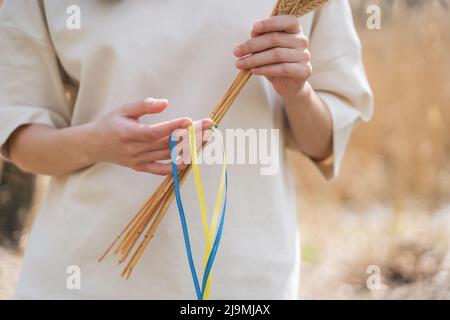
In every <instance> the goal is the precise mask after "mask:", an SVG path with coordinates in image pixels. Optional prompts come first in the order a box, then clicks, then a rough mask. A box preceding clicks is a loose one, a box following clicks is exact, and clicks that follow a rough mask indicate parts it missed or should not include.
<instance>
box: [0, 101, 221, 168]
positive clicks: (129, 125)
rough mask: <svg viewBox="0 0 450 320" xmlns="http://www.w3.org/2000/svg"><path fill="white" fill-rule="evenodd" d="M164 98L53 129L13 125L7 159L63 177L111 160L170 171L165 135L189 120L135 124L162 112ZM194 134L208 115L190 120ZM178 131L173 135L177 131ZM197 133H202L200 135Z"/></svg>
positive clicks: (208, 125) (205, 124) (204, 125)
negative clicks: (91, 120) (203, 118)
mask: <svg viewBox="0 0 450 320" xmlns="http://www.w3.org/2000/svg"><path fill="white" fill-rule="evenodd" d="M167 106H168V102H167V100H157V99H152V98H149V99H146V100H145V101H140V102H136V103H132V104H128V105H125V106H123V107H121V108H119V109H117V110H115V111H113V112H112V113H110V114H109V115H107V116H106V117H105V118H103V119H101V120H98V121H95V122H90V123H87V124H83V125H78V126H73V127H68V128H63V129H55V128H52V127H49V126H46V125H42V124H31V125H24V126H21V127H19V128H18V129H17V130H15V131H14V132H13V134H12V135H11V137H10V138H9V139H8V142H7V145H8V149H9V154H10V157H11V159H12V160H13V162H14V163H15V164H16V165H17V166H18V167H19V168H21V169H22V170H24V171H28V172H33V173H37V174H45V175H50V176H64V175H67V174H70V173H73V172H75V171H77V170H81V169H84V168H87V167H89V166H91V165H93V164H94V163H97V162H109V163H115V164H118V165H121V166H125V167H129V168H131V169H134V170H137V171H140V172H149V173H153V174H157V175H167V174H170V173H171V170H172V167H171V164H170V163H162V162H160V161H161V160H168V159H170V149H169V136H170V135H171V134H172V132H173V131H175V130H177V129H185V128H187V127H189V126H190V125H191V124H192V120H191V119H189V118H180V119H175V120H171V121H167V122H161V123H155V124H152V125H147V124H141V123H139V118H140V117H141V116H143V115H146V114H155V113H160V112H162V111H163V110H164V109H165V108H167ZM195 125H196V132H198V139H201V138H202V136H203V131H204V130H206V129H209V128H211V127H212V125H213V124H212V122H211V120H206V119H205V120H201V121H198V122H196V123H195ZM183 132H187V130H181V132H180V131H178V132H177V135H180V134H181V136H183ZM200 133H202V134H200Z"/></svg>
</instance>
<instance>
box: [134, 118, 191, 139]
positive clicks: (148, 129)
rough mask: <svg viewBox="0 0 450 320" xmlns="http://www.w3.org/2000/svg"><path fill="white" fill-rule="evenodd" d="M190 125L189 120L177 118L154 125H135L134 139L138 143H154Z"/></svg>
mask: <svg viewBox="0 0 450 320" xmlns="http://www.w3.org/2000/svg"><path fill="white" fill-rule="evenodd" d="M191 124H192V120H191V119H190V118H179V119H174V120H170V121H164V122H160V123H157V124H154V125H146V124H136V125H135V128H134V138H135V139H136V140H139V141H147V142H156V141H159V140H160V139H162V138H164V137H167V136H170V135H171V134H172V132H174V131H176V130H178V129H186V128H188V127H189V126H190V125H191Z"/></svg>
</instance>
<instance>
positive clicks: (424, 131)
mask: <svg viewBox="0 0 450 320" xmlns="http://www.w3.org/2000/svg"><path fill="white" fill-rule="evenodd" d="M394 2H397V1H394ZM423 2H424V5H423V6H420V5H418V6H417V7H415V8H413V9H407V8H406V6H403V5H402V4H406V3H407V2H406V1H398V2H397V6H396V7H394V8H392V10H391V8H389V7H384V8H385V10H386V11H383V20H382V29H381V30H377V31H369V30H368V29H367V28H366V26H365V21H364V20H363V19H364V18H365V16H362V15H361V16H360V15H359V13H361V11H359V7H358V6H355V10H356V15H355V20H356V22H357V23H358V24H359V25H358V29H359V32H360V36H361V38H362V42H363V47H364V56H365V62H366V67H367V72H368V76H369V78H370V82H371V85H372V87H373V90H374V93H375V99H376V112H375V116H374V119H373V121H372V122H371V123H370V124H363V125H361V126H360V127H359V128H358V129H357V130H356V131H355V134H354V135H353V138H352V140H351V143H350V146H349V150H348V153H347V157H346V160H345V163H344V165H343V168H342V174H341V176H340V177H339V179H338V180H337V181H335V182H333V183H331V184H329V183H327V182H325V181H324V180H323V179H320V176H319V174H318V173H317V172H315V171H314V170H311V165H310V164H309V163H308V162H307V161H305V160H304V159H301V158H300V157H299V156H296V155H294V156H293V158H294V163H295V164H296V168H297V169H298V170H297V173H298V179H297V181H298V194H299V198H300V199H299V200H300V201H299V204H300V208H301V227H302V234H303V255H302V256H303V266H302V279H301V280H302V284H301V293H302V297H303V298H313V299H316V298H340V299H341V298H342V299H348V298H356V299H371V298H411V299H415V298H426V299H433V298H450V285H449V284H450V276H449V271H450V251H449V247H448V246H449V244H450V131H449V127H450V33H449V32H448V30H450V13H449V11H448V9H445V7H442V6H441V5H440V4H439V5H437V4H434V5H433V1H423ZM357 3H360V2H357ZM372 3H374V2H372ZM383 3H384V2H383ZM410 3H412V1H410ZM362 10H364V8H363V9H362ZM362 13H364V12H363V11H362ZM371 266H372V267H371ZM373 266H375V268H377V267H378V268H380V271H381V279H382V283H381V288H380V290H368V288H367V285H366V281H367V279H368V277H369V276H370V274H368V273H367V271H368V268H369V271H372V270H373V268H374V267H373ZM372 272H373V271H372Z"/></svg>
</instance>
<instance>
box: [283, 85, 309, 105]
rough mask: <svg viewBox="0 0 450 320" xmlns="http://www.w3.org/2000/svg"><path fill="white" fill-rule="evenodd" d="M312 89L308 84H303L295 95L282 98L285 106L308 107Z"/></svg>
mask: <svg viewBox="0 0 450 320" xmlns="http://www.w3.org/2000/svg"><path fill="white" fill-rule="evenodd" d="M312 93H313V89H312V87H311V85H310V84H309V82H305V84H304V85H303V87H302V88H301V89H299V90H298V91H297V92H296V93H294V94H292V95H288V96H284V97H282V98H283V100H284V103H285V106H298V105H303V106H305V105H309V104H310V103H308V102H310V101H311V98H312Z"/></svg>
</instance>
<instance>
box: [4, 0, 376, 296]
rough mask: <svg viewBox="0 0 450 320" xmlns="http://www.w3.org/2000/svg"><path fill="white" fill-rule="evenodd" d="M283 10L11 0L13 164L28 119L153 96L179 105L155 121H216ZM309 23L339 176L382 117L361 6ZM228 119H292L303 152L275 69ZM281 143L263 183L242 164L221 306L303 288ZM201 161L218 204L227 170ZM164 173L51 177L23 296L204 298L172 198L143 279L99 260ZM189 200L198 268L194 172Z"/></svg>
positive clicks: (75, 116)
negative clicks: (76, 275)
mask: <svg viewBox="0 0 450 320" xmlns="http://www.w3.org/2000/svg"><path fill="white" fill-rule="evenodd" d="M70 5H78V6H79V8H80V9H81V29H79V30H77V29H75V30H70V29H68V28H67V26H66V22H67V19H68V17H69V16H70V15H69V14H67V11H66V10H67V8H68V7H69V6H70ZM273 5H274V0H227V1H218V0H208V1H206V0H204V1H200V0H189V1H186V0H170V1H169V0H168V1H106V0H104V1H76V0H70V1H66V0H46V1H33V0H30V1H25V0H14V1H5V2H4V5H3V7H1V9H0V146H2V149H1V150H2V155H3V157H5V158H8V154H7V148H6V146H5V142H6V141H7V139H8V137H9V136H10V135H11V134H12V133H13V131H14V130H15V129H17V128H18V127H19V126H21V125H24V124H45V125H48V126H51V127H54V128H65V127H68V126H76V125H80V124H84V123H87V122H91V121H96V120H98V119H101V118H102V117H104V116H105V115H106V114H108V113H109V112H111V111H113V110H114V109H115V108H118V107H120V106H121V105H123V104H125V103H129V102H133V101H138V100H141V99H145V98H147V97H159V98H167V99H168V100H169V101H170V106H169V108H168V109H167V110H166V111H164V112H163V113H162V114H159V115H152V116H149V117H145V118H144V119H143V120H142V121H143V122H146V123H156V122H159V121H164V120H169V119H173V118H176V117H182V116H189V117H191V118H193V119H199V118H204V117H206V116H207V115H208V114H209V112H210V111H211V110H212V108H213V107H214V106H215V105H216V103H217V101H218V99H219V98H220V97H222V95H223V93H224V92H225V90H226V89H227V88H228V86H229V84H230V83H231V81H232V80H233V79H234V77H235V76H236V74H237V70H236V69H235V67H234V62H235V58H234V57H233V55H232V51H233V49H234V47H235V46H236V45H237V44H239V43H241V42H243V41H245V40H246V39H247V38H248V37H249V34H250V30H251V26H252V24H253V22H255V21H256V20H258V19H262V18H265V17H267V16H268V14H269V13H270V12H271V10H272V7H273ZM300 22H301V25H302V27H303V30H304V32H305V34H306V35H307V36H308V37H309V38H310V46H311V48H310V50H311V54H312V64H313V68H314V73H313V75H312V77H311V79H310V80H309V82H310V83H311V85H312V86H313V87H314V89H315V90H316V91H317V92H318V93H319V95H320V96H321V98H322V99H323V100H324V102H325V103H326V104H327V105H328V107H329V108H330V111H331V114H332V117H333V125H334V134H333V137H334V142H333V149H334V151H333V156H332V158H330V159H329V161H325V162H323V163H318V167H319V169H321V170H322V171H323V173H324V174H325V175H326V176H327V177H328V178H332V177H334V176H336V175H337V174H338V172H339V167H340V164H341V162H342V159H343V156H344V152H345V148H346V144H347V142H348V139H349V136H350V133H351V131H352V128H353V127H354V126H355V124H356V123H357V122H359V121H360V120H361V119H362V120H368V119H369V118H370V116H371V110H372V95H371V91H370V88H369V85H368V82H367V79H366V76H365V72H364V68H363V64H362V60H361V46H360V42H359V39H358V36H357V34H356V32H355V29H354V26H353V22H352V16H351V10H350V6H349V4H348V3H347V1H344V0H336V1H331V3H330V4H329V5H328V6H326V7H324V8H323V9H321V10H319V11H317V12H315V13H313V14H309V15H307V16H305V17H303V18H301V19H300ZM67 92H72V94H71V95H69V94H68V93H67ZM301 107H302V106H301V105H299V106H298V108H301ZM221 128H223V129H225V128H243V129H248V128H256V129H277V128H278V129H281V130H282V131H283V133H284V134H283V135H282V138H283V140H282V146H283V145H289V143H288V141H289V140H290V133H289V128H288V125H287V121H286V115H285V114H284V111H283V101H282V99H281V98H280V97H278V96H277V95H276V93H275V91H274V90H273V88H272V86H271V84H270V83H269V82H268V81H267V80H266V79H264V78H262V77H252V79H251V80H250V81H249V83H248V85H247V86H246V88H245V89H244V90H243V92H242V94H241V96H240V97H239V99H238V100H237V101H236V103H235V105H234V106H233V107H232V109H231V111H230V112H229V113H228V114H227V116H226V118H225V120H224V121H223V123H221ZM93 138H94V139H95V137H93ZM283 150H284V149H283ZM283 150H282V152H281V156H282V158H281V168H280V170H279V172H278V173H277V174H276V175H272V176H262V175H260V167H258V166H255V165H231V166H229V196H228V199H229V203H228V213H227V221H226V223H225V230H224V235H223V238H222V243H221V248H220V251H219V253H218V255H217V258H216V263H215V269H214V279H213V285H212V296H211V297H212V298H213V299H293V298H296V297H297V294H298V287H299V270H300V243H299V232H298V229H297V225H298V223H297V212H296V208H295V194H294V193H293V189H292V185H291V181H290V172H289V167H288V164H287V162H286V158H285V156H284V151H283ZM202 170H203V171H202V177H203V180H204V181H205V182H206V181H207V182H208V184H211V187H208V188H205V189H206V198H207V199H209V201H210V202H212V201H213V197H214V191H215V190H216V186H217V185H218V177H219V176H220V174H219V172H220V169H218V167H214V166H211V167H205V168H202ZM161 181H162V178H161V177H158V176H154V175H150V174H144V173H138V172H135V171H133V170H131V169H128V168H124V167H120V166H117V165H113V164H109V163H98V164H95V165H94V166H92V167H90V168H87V169H85V170H82V171H80V172H76V173H73V174H71V175H68V176H65V177H58V178H52V179H51V183H50V186H49V190H48V191H47V193H46V197H45V200H44V201H43V202H42V203H41V204H40V208H39V212H38V215H37V218H36V220H35V223H34V226H33V228H32V232H31V235H30V237H29V240H28V245H27V248H26V251H25V257H24V261H23V265H22V271H21V276H20V279H19V282H18V285H17V291H16V294H15V298H17V299H96V298H103V299H194V298H195V291H194V288H193V285H192V282H191V279H190V273H189V269H188V264H187V261H186V254H185V251H184V247H183V246H184V244H183V239H182V234H181V227H180V223H179V218H178V215H177V212H176V206H175V205H174V204H173V205H172V206H171V208H170V210H169V211H168V213H167V215H166V217H165V218H164V220H163V222H162V224H161V225H160V227H159V230H158V232H157V234H156V236H155V238H154V239H153V240H152V242H151V244H150V246H149V248H148V249H147V250H146V252H145V254H144V255H143V258H142V260H141V261H140V263H139V265H138V267H137V268H136V270H135V271H134V274H133V276H132V277H131V278H130V280H124V279H122V278H121V277H120V271H121V268H118V267H117V264H116V261H117V259H115V258H112V257H109V258H107V259H106V260H105V261H104V262H103V263H98V262H97V258H98V256H99V255H100V254H101V253H102V252H103V251H104V250H105V248H106V247H107V246H108V245H109V243H110V242H111V240H112V239H113V238H114V237H115V236H116V235H117V234H118V233H119V232H120V231H121V229H122V228H123V227H124V226H125V225H126V223H127V222H128V221H129V220H130V219H131V217H132V216H133V215H134V214H135V213H136V212H137V211H138V210H139V208H140V207H141V205H142V204H143V203H144V202H145V201H146V200H147V198H148V197H149V196H150V195H151V194H152V193H153V191H154V190H155V189H156V187H157V186H158V185H159V184H160V182H161ZM182 193H183V200H184V203H185V206H186V212H188V220H189V221H188V223H189V225H190V230H191V241H192V247H193V248H194V252H195V255H196V261H197V264H198V266H200V265H201V261H202V254H203V245H204V239H203V234H202V229H201V223H200V218H199V211H198V204H197V200H196V199H197V198H196V194H195V188H194V183H193V181H192V177H190V178H189V179H188V181H187V182H186V183H185V186H184V187H183V189H182ZM211 206H212V205H210V207H211ZM70 266H78V267H79V270H80V271H81V274H80V275H81V289H79V290H77V289H74V290H71V289H70V288H68V286H67V281H68V279H69V277H70V276H71V275H72V273H71V271H70V270H72V269H70ZM200 269H201V268H200V267H198V270H200ZM68 271H69V273H68ZM69 287H70V286H69Z"/></svg>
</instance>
